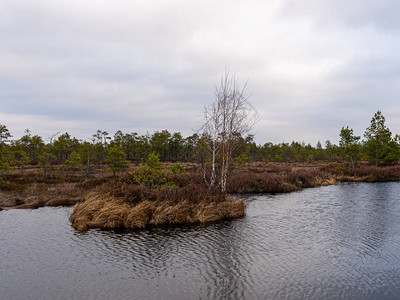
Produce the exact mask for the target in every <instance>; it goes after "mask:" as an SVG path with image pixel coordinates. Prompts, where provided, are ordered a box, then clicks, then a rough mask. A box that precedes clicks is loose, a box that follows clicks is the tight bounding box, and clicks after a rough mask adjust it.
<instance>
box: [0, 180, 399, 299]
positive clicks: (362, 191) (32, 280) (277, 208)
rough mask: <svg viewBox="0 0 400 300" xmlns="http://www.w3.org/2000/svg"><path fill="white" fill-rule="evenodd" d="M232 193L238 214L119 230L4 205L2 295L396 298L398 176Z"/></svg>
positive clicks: (61, 212) (0, 219) (62, 213)
mask: <svg viewBox="0 0 400 300" xmlns="http://www.w3.org/2000/svg"><path fill="white" fill-rule="evenodd" d="M240 198H241V199H243V200H244V201H245V203H246V205H247V209H246V216H245V217H244V218H241V219H236V220H227V221H224V222H220V223H214V224H208V225H195V226H183V227H182V226H181V227H164V228H150V229H146V230H140V231H125V232H118V231H101V230H90V231H88V232H84V233H81V232H77V231H76V230H74V229H73V228H72V227H71V225H70V223H69V220H68V218H69V215H70V213H71V212H72V208H71V207H69V208H65V207H59V208H51V207H44V208H39V209H36V210H4V211H0V251H1V259H0V298H1V299H282V298H283V299H339V298H340V299H343V298H345V299H377V298H379V299H395V298H400V183H395V182H389V183H349V184H339V185H335V186H326V187H318V188H311V189H305V190H302V191H299V192H294V193H289V194H278V195H247V196H240Z"/></svg>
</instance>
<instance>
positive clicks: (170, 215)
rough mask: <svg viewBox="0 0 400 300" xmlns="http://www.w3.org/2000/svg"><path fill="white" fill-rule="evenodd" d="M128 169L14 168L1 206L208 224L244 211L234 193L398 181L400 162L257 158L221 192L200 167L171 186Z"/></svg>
mask: <svg viewBox="0 0 400 300" xmlns="http://www.w3.org/2000/svg"><path fill="white" fill-rule="evenodd" d="M127 174H128V173H125V174H123V175H120V176H117V177H114V176H111V175H109V174H104V173H100V174H98V175H97V176H95V177H91V178H84V177H82V176H81V175H76V174H75V175H73V174H61V172H59V173H54V175H53V176H52V177H50V178H47V179H44V178H42V177H41V176H40V175H39V174H37V172H26V171H25V172H21V173H18V172H15V173H14V174H12V175H9V177H8V178H6V180H4V181H3V182H2V183H0V210H8V209H35V208H38V207H42V206H71V205H75V207H74V211H73V213H72V215H71V219H70V220H71V223H72V226H73V227H74V228H76V229H77V230H80V231H84V230H88V229H89V228H103V229H120V228H121V229H123V228H128V229H129V228H144V227H147V226H160V225H168V224H195V223H209V222H215V221H219V220H224V219H230V218H239V217H243V216H244V214H245V204H244V203H243V202H242V201H241V200H238V199H234V198H232V196H230V195H235V194H236V195H245V194H274V193H289V192H293V191H298V190H302V189H304V188H311V187H319V186H328V185H336V184H339V183H343V182H387V181H394V182H398V181H400V166H398V165H396V166H390V167H379V168H376V167H371V166H359V167H357V168H355V169H348V168H345V167H343V165H340V164H327V163H325V164H323V165H321V164H320V165H315V164H308V165H296V164H286V163H285V164H279V163H269V164H265V163H264V164H263V163H253V164H250V165H249V166H247V167H246V168H242V169H239V170H234V171H233V172H232V174H231V175H230V177H229V182H228V186H227V190H228V195H226V196H223V197H221V195H220V194H218V192H217V191H216V190H214V191H210V190H209V189H207V188H206V187H205V186H204V183H203V179H202V174H201V172H200V170H199V167H197V168H196V167H195V168H192V169H191V170H189V172H188V173H187V174H184V175H182V174H180V175H179V174H175V175H171V178H172V180H173V181H174V182H175V183H176V186H177V187H176V189H171V190H169V189H166V190H162V189H161V190H157V189H154V188H146V187H143V186H139V185H137V184H133V183H132V181H131V180H130V177H129V175H127Z"/></svg>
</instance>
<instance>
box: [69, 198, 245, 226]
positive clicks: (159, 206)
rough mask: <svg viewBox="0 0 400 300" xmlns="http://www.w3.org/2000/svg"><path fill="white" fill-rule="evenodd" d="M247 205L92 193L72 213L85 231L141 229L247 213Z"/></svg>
mask: <svg viewBox="0 0 400 300" xmlns="http://www.w3.org/2000/svg"><path fill="white" fill-rule="evenodd" d="M244 209H245V204H244V203H243V202H242V201H240V200H235V199H232V198H231V197H228V196H226V197H225V198H224V200H221V199H219V201H217V202H214V201H213V200H212V199H208V198H205V199H204V200H203V201H199V200H198V199H197V200H196V201H191V200H188V199H187V200H180V201H179V200H178V201H177V200H176V199H175V200H174V201H171V200H165V199H164V200H162V199H158V200H156V201H150V200H144V201H142V202H140V203H129V202H127V201H126V200H124V199H122V198H117V197H115V196H112V195H110V194H109V193H107V194H101V193H97V194H92V195H90V196H89V197H88V199H87V200H86V201H84V202H82V203H79V204H77V205H76V206H75V208H74V211H73V212H72V214H71V217H70V221H71V223H72V226H73V227H74V228H75V229H77V230H79V231H85V230H88V229H89V228H101V229H121V228H126V229H139V228H145V227H146V226H160V225H170V224H193V223H209V222H215V221H219V220H222V219H226V218H238V217H242V216H243V215H244Z"/></svg>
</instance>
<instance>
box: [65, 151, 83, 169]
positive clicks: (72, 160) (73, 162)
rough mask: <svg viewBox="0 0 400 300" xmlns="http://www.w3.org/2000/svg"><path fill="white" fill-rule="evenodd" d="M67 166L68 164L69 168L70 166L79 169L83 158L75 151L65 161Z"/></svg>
mask: <svg viewBox="0 0 400 300" xmlns="http://www.w3.org/2000/svg"><path fill="white" fill-rule="evenodd" d="M65 164H66V165H67V166H70V167H77V166H80V165H82V158H81V156H80V155H79V153H77V152H75V151H73V152H72V153H71V154H70V155H69V157H68V159H67V160H66V161H65Z"/></svg>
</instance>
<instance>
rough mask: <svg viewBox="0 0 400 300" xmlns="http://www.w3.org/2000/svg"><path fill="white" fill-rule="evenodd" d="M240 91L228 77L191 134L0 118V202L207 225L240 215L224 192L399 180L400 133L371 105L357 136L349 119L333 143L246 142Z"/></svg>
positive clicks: (105, 219) (144, 221)
mask: <svg viewBox="0 0 400 300" xmlns="http://www.w3.org/2000/svg"><path fill="white" fill-rule="evenodd" d="M245 92H246V91H245V86H244V88H239V85H238V84H237V82H236V80H235V78H234V77H233V78H232V77H230V76H229V74H225V76H224V77H223V78H222V80H221V84H220V86H218V87H217V88H216V90H215V96H216V101H215V103H213V104H212V105H210V106H207V107H206V108H205V113H204V114H205V124H204V126H203V128H202V131H201V133H194V134H193V135H191V136H188V137H183V136H182V134H181V133H179V132H174V133H171V132H169V131H168V130H162V131H156V132H154V133H153V134H146V135H139V134H137V133H135V132H133V133H123V132H122V131H120V130H118V131H117V132H116V133H115V134H114V135H113V136H111V135H110V134H109V133H108V132H106V131H101V130H98V131H97V132H96V133H94V134H93V135H92V138H91V139H90V140H78V139H76V138H75V137H72V136H71V135H70V134H69V133H67V132H65V133H63V134H53V135H51V136H50V137H49V138H46V139H45V138H43V137H41V136H39V135H35V134H33V133H32V132H31V131H30V130H29V129H26V130H25V134H24V135H23V136H22V137H20V138H19V139H13V136H12V134H11V133H10V131H9V130H8V128H7V126H6V125H0V209H1V207H3V208H4V207H16V208H36V207H40V206H44V205H53V206H57V205H72V204H77V205H76V206H75V208H74V211H73V213H72V215H71V222H72V224H73V226H74V227H75V228H76V229H78V230H87V229H89V228H94V227H97V228H143V227H146V226H151V225H166V224H182V223H207V222H212V221H217V220H221V219H226V218H236V217H241V216H243V215H244V209H245V205H244V203H243V202H242V201H240V200H235V199H233V198H231V197H230V196H229V194H230V193H280V192H290V191H295V190H298V189H301V188H305V187H313V186H319V185H327V184H334V183H336V182H343V181H388V180H396V181H398V180H400V166H398V161H399V157H400V138H399V135H397V134H396V135H393V134H392V132H391V131H390V130H389V128H387V126H386V124H385V118H384V116H383V115H382V113H381V112H380V111H378V112H376V114H375V115H374V116H373V117H372V119H371V121H370V125H369V126H368V127H367V128H366V130H365V133H364V139H361V136H357V135H355V133H354V131H353V129H352V128H350V127H349V126H346V127H342V128H341V130H338V134H339V137H340V142H339V145H334V144H332V143H331V142H330V141H329V140H327V141H325V143H324V146H322V144H321V142H318V143H317V145H316V146H312V145H311V144H305V143H304V142H292V143H280V144H272V143H265V144H256V143H255V142H254V138H253V136H252V135H251V134H250V129H251V128H252V125H253V124H254V120H251V119H249V118H248V117H249V114H250V112H251V110H249V103H248V102H247V97H246V94H245Z"/></svg>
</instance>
